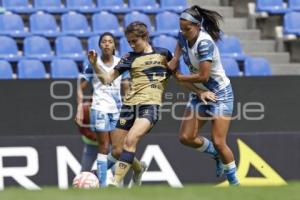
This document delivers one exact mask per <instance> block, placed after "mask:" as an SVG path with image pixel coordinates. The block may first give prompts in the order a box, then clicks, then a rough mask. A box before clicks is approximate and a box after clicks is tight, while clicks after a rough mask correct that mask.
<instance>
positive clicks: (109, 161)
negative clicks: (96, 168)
mask: <svg viewBox="0 0 300 200" xmlns="http://www.w3.org/2000/svg"><path fill="white" fill-rule="evenodd" d="M117 161H118V160H117V159H116V158H115V157H113V155H112V154H111V152H110V153H109V154H108V155H107V170H109V169H110V168H112V166H114V164H115V163H116V162H117Z"/></svg>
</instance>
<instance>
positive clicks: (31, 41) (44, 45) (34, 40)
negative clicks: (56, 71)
mask: <svg viewBox="0 0 300 200" xmlns="http://www.w3.org/2000/svg"><path fill="white" fill-rule="evenodd" d="M23 51H24V55H25V56H26V57H28V58H36V59H39V60H41V61H50V60H52V59H53V57H54V56H53V52H52V50H51V46H50V43H49V41H48V40H47V39H46V38H44V37H41V36H32V37H27V38H25V40H24V49H23Z"/></svg>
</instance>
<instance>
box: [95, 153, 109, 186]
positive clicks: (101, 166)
mask: <svg viewBox="0 0 300 200" xmlns="http://www.w3.org/2000/svg"><path fill="white" fill-rule="evenodd" d="M106 171H107V155H105V154H100V153H98V156H97V175H98V178H99V183H100V187H106V176H107V173H106Z"/></svg>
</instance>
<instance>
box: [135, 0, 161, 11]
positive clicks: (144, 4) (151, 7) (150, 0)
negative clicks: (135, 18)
mask: <svg viewBox="0 0 300 200" xmlns="http://www.w3.org/2000/svg"><path fill="white" fill-rule="evenodd" d="M129 8H130V9H131V10H137V11H141V12H144V13H158V12H160V11H161V9H160V7H159V4H158V3H157V2H156V0H129Z"/></svg>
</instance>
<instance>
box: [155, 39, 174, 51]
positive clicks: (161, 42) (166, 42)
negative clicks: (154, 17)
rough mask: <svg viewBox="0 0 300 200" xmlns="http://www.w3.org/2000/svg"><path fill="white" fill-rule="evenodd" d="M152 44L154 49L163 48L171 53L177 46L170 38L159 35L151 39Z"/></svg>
mask: <svg viewBox="0 0 300 200" xmlns="http://www.w3.org/2000/svg"><path fill="white" fill-rule="evenodd" d="M152 44H153V46H154V47H163V48H166V49H168V50H169V51H170V52H171V53H173V52H174V50H175V47H176V44H177V40H176V39H175V38H174V37H171V36H166V35H159V36H156V37H154V38H153V40H152Z"/></svg>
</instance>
